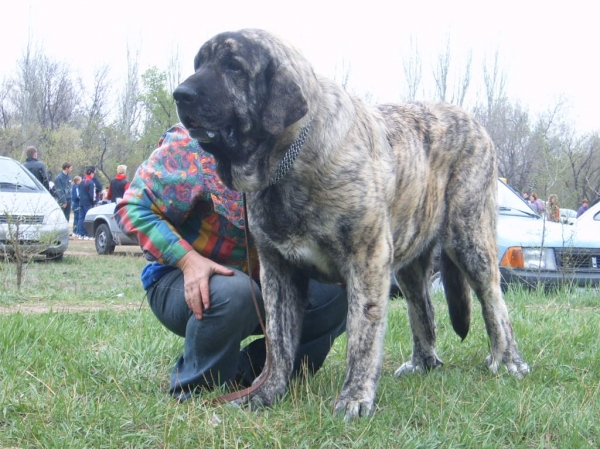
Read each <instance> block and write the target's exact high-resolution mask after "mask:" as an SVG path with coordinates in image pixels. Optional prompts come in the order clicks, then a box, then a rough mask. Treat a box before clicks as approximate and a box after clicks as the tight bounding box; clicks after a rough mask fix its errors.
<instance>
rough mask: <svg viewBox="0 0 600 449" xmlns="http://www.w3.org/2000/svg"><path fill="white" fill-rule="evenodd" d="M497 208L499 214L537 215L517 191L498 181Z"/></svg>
mask: <svg viewBox="0 0 600 449" xmlns="http://www.w3.org/2000/svg"><path fill="white" fill-rule="evenodd" d="M498 208H499V209H500V213H501V214H514V213H516V214H526V215H532V216H535V217H539V215H538V214H536V213H535V212H534V211H533V209H532V208H531V207H529V204H528V203H526V202H525V200H523V198H521V195H519V194H518V193H517V192H515V191H514V190H513V189H511V188H510V187H509V186H507V185H506V184H504V183H503V182H502V181H498Z"/></svg>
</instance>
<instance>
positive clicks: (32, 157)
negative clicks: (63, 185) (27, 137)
mask: <svg viewBox="0 0 600 449" xmlns="http://www.w3.org/2000/svg"><path fill="white" fill-rule="evenodd" d="M25 155H26V156H27V159H26V160H25V162H24V163H23V166H24V167H25V168H26V169H27V170H29V171H30V172H31V173H32V174H33V176H35V177H36V179H37V180H38V181H39V182H41V183H42V185H43V186H44V187H46V190H48V192H49V191H50V179H49V178H48V171H47V170H46V165H45V164H44V163H43V162H40V161H38V150H37V148H36V147H33V146H29V147H27V150H25Z"/></svg>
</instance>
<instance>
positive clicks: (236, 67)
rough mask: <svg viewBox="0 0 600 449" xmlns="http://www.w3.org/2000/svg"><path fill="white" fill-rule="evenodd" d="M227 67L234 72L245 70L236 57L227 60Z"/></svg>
mask: <svg viewBox="0 0 600 449" xmlns="http://www.w3.org/2000/svg"><path fill="white" fill-rule="evenodd" d="M225 68H226V69H227V70H229V71H231V72H234V73H241V72H242V70H243V67H242V64H241V63H240V62H239V61H237V60H236V59H230V60H229V61H227V64H226V66H225Z"/></svg>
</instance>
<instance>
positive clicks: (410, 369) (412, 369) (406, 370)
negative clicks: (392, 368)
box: [394, 362, 425, 376]
mask: <svg viewBox="0 0 600 449" xmlns="http://www.w3.org/2000/svg"><path fill="white" fill-rule="evenodd" d="M424 371H425V370H424V369H423V367H422V366H418V365H417V366H415V365H413V362H405V363H403V364H402V365H400V368H398V369H397V370H396V372H395V373H394V376H404V375H406V374H414V373H423V372H424Z"/></svg>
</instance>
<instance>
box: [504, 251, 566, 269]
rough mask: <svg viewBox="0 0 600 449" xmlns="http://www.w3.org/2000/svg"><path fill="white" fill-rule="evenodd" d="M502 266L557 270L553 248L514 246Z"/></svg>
mask: <svg viewBox="0 0 600 449" xmlns="http://www.w3.org/2000/svg"><path fill="white" fill-rule="evenodd" d="M500 266H502V267H510V268H523V269H525V270H556V259H555V257H554V250H553V249H552V248H521V247H520V246H513V247H510V248H508V250H506V253H504V256H503V257H502V260H501V261H500Z"/></svg>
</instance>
